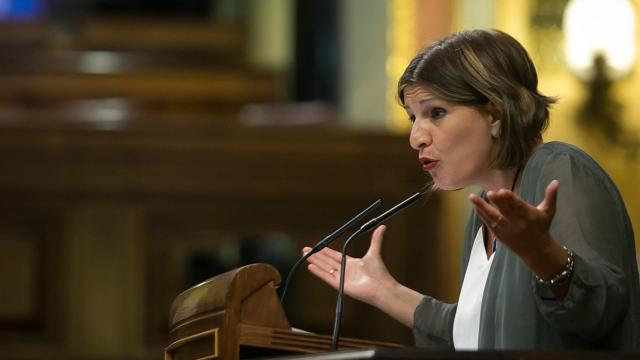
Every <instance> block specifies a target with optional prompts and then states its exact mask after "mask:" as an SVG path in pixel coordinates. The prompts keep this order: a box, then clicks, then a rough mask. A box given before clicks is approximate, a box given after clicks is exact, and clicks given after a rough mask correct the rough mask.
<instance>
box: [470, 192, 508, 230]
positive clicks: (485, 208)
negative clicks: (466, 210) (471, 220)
mask: <svg viewBox="0 0 640 360" xmlns="http://www.w3.org/2000/svg"><path fill="white" fill-rule="evenodd" d="M469 200H470V201H471V204H472V205H473V207H474V208H475V210H476V213H477V214H478V216H480V218H481V219H482V221H483V222H484V223H485V225H487V226H490V227H492V228H495V227H496V225H497V223H498V222H499V221H500V220H501V219H502V214H501V213H500V211H498V210H497V209H496V208H495V207H493V206H492V205H491V204H489V203H488V202H486V201H485V200H484V199H482V198H481V197H480V196H478V195H476V194H471V195H469Z"/></svg>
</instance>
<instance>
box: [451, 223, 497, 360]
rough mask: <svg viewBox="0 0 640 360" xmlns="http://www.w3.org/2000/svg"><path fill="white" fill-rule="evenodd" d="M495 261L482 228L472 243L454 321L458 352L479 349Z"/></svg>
mask: <svg viewBox="0 0 640 360" xmlns="http://www.w3.org/2000/svg"><path fill="white" fill-rule="evenodd" d="M494 253H495V252H494ZM492 261H493V254H492V255H491V257H489V259H487V251H486V250H485V247H484V234H483V232H482V227H480V229H479V230H478V234H477V235H476V239H475V240H474V242H473V248H472V249H471V256H470V258H469V265H467V271H466V272H465V274H464V280H463V281H462V290H460V299H459V300H458V308H457V309H456V317H455V319H454V320H453V346H454V347H455V349H456V350H478V333H479V331H480V307H481V305H482V298H483V296H484V285H485V284H486V283H487V275H489V269H491V262H492Z"/></svg>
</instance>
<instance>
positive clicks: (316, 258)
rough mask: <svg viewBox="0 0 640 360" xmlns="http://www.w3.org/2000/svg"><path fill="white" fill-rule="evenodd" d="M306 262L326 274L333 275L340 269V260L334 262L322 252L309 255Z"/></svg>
mask: <svg viewBox="0 0 640 360" xmlns="http://www.w3.org/2000/svg"><path fill="white" fill-rule="evenodd" d="M307 262H309V264H313V265H315V266H317V267H319V268H321V269H323V271H325V272H328V273H334V272H337V271H338V270H339V269H340V260H335V259H334V258H333V257H331V256H329V255H327V253H326V252H325V251H324V250H322V251H319V252H317V253H315V254H313V255H311V256H310V257H309V258H308V259H307Z"/></svg>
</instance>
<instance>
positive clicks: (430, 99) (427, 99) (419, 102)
mask: <svg viewBox="0 0 640 360" xmlns="http://www.w3.org/2000/svg"><path fill="white" fill-rule="evenodd" d="M437 100H438V98H437V97H435V96H431V97H428V98H426V99H421V100H420V101H418V105H420V106H422V105H424V104H425V103H428V102H431V101H437ZM402 107H403V108H404V109H405V110H411V109H410V108H409V106H408V105H403V106H402Z"/></svg>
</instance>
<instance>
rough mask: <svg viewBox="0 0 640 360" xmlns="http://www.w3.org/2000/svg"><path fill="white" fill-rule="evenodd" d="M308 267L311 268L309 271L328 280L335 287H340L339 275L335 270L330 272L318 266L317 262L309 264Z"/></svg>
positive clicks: (325, 280)
mask: <svg viewBox="0 0 640 360" xmlns="http://www.w3.org/2000/svg"><path fill="white" fill-rule="evenodd" d="M307 268H308V269H309V271H310V272H311V273H312V274H313V275H315V276H317V277H319V278H320V279H321V280H322V281H324V282H326V283H327V284H329V285H331V286H333V287H334V288H337V287H338V279H339V277H338V276H337V274H338V272H334V273H333V274H332V273H330V272H328V271H327V270H325V269H323V268H321V267H318V266H317V265H315V264H309V265H308V266H307Z"/></svg>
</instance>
